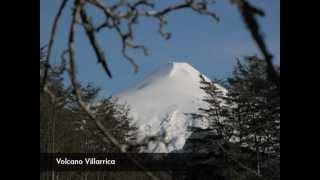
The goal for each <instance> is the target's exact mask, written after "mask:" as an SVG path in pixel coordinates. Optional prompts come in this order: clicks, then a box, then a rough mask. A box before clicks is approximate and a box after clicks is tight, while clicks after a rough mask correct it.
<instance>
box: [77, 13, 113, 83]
mask: <svg viewBox="0 0 320 180" xmlns="http://www.w3.org/2000/svg"><path fill="white" fill-rule="evenodd" d="M80 15H81V19H82V26H83V27H84V29H85V31H86V33H87V37H88V38H89V41H90V43H91V46H92V48H93V49H94V52H95V54H96V56H97V59H98V62H99V63H100V64H101V66H102V67H103V69H104V70H105V72H106V73H107V75H108V76H109V77H110V78H112V74H111V71H110V69H109V67H108V63H107V59H106V56H105V54H104V51H103V50H102V48H101V46H100V45H99V43H98V41H97V38H96V35H95V28H94V26H93V24H92V22H91V21H90V19H89V18H88V16H87V13H86V11H85V9H84V7H82V8H81V10H80Z"/></svg>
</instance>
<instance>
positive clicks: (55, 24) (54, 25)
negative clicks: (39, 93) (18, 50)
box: [41, 0, 68, 90]
mask: <svg viewBox="0 0 320 180" xmlns="http://www.w3.org/2000/svg"><path fill="white" fill-rule="evenodd" d="M67 2H68V0H62V2H61V5H60V7H59V10H58V12H57V15H56V16H55V18H54V21H53V25H52V29H51V34H50V40H49V45H48V52H47V57H46V62H45V67H44V75H43V79H42V87H41V89H42V90H43V88H44V87H45V86H46V83H47V78H48V73H49V72H48V71H49V67H50V58H51V52H52V47H53V43H54V40H55V35H56V32H57V28H58V22H59V19H60V17H61V15H62V12H63V10H64V8H65V6H66V4H67Z"/></svg>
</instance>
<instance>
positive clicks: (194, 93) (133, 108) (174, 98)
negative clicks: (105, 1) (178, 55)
mask: <svg viewBox="0 0 320 180" xmlns="http://www.w3.org/2000/svg"><path fill="white" fill-rule="evenodd" d="M200 74H201V73H200V72H199V71H197V70H196V69H195V68H193V67H192V66H191V65H190V64H188V63H183V62H170V63H167V64H166V65H164V66H162V67H160V68H159V69H158V70H156V71H155V72H153V73H151V74H150V75H148V76H147V77H146V78H145V79H144V80H142V82H140V83H137V84H136V85H134V86H133V87H132V88H129V89H127V90H125V91H122V92H120V93H118V94H116V95H115V96H114V97H116V98H117V99H118V102H119V103H122V104H123V103H125V104H127V105H129V107H130V112H129V115H130V116H131V117H132V118H133V123H135V124H136V125H137V127H138V128H139V137H138V140H141V139H143V138H144V137H147V136H154V135H160V136H164V139H165V141H166V142H167V145H166V146H165V145H164V143H153V144H152V143H150V144H149V147H148V149H147V151H149V152H170V151H174V150H179V149H181V148H183V145H184V144H185V141H186V139H187V138H188V137H189V136H190V132H188V131H187V128H188V126H202V127H205V126H206V124H203V121H199V120H194V119H192V118H191V116H190V113H197V112H198V109H199V108H200V107H202V108H205V107H206V103H205V102H204V101H202V100H203V98H204V97H205V93H204V91H203V90H202V89H200V77H199V75H200ZM204 77H205V76H204ZM205 78H206V77H205ZM206 79H207V80H209V79H208V78H206ZM217 87H218V88H220V89H221V90H223V91H224V92H225V89H223V88H222V87H221V86H219V85H217Z"/></svg>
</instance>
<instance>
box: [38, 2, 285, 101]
mask: <svg viewBox="0 0 320 180" xmlns="http://www.w3.org/2000/svg"><path fill="white" fill-rule="evenodd" d="M176 2H179V0H170V1H169V0H168V1H162V0H161V1H159V3H160V6H165V5H166V4H168V3H170V4H174V3H176ZM250 2H252V3H253V4H255V5H258V6H259V7H262V8H263V9H264V10H265V12H266V17H264V18H259V22H260V23H261V25H262V31H263V33H264V36H265V39H266V42H267V45H268V47H269V49H270V51H271V52H272V53H273V54H274V55H275V61H276V62H279V61H280V1H279V0H251V1H250ZM40 3H41V6H40V43H41V44H47V43H48V39H49V33H50V28H51V25H52V21H53V17H54V15H55V13H56V12H57V9H58V6H59V3H60V0H41V1H40ZM68 5H69V6H67V7H66V10H65V12H64V13H63V17H62V19H61V21H60V24H59V29H58V32H57V34H58V35H57V39H56V41H55V45H54V49H53V54H52V58H53V60H54V61H56V62H57V61H59V59H60V54H61V52H62V51H63V50H64V49H66V47H67V35H68V29H69V23H70V15H71V6H70V5H71V3H70V2H69V4H68ZM211 9H212V10H214V11H215V12H216V13H217V14H218V16H219V17H220V19H221V21H220V22H219V23H217V22H215V21H213V20H212V19H211V18H210V17H205V16H200V15H198V14H197V13H194V12H192V11H190V10H182V11H177V12H175V13H172V14H170V15H169V16H168V18H167V20H168V25H167V26H166V27H165V29H166V30H167V31H169V32H171V33H172V38H171V39H170V40H164V39H163V38H162V37H161V36H160V35H159V34H158V22H157V21H155V20H154V19H143V20H142V19H141V21H140V23H139V25H137V26H136V29H135V34H136V35H137V36H136V42H138V43H140V44H144V45H145V46H147V47H148V49H149V52H150V54H149V56H144V55H143V53H142V52H141V51H139V50H137V51H129V53H130V54H131V56H132V57H133V58H134V59H135V60H136V62H137V63H138V64H139V66H140V70H139V72H138V74H134V73H133V69H132V66H131V65H130V64H129V63H128V62H127V61H126V60H125V59H124V58H123V57H122V54H121V52H120V47H121V44H120V41H119V40H120V39H119V38H118V37H117V36H116V34H115V33H114V32H112V31H105V32H101V33H99V36H98V37H99V40H100V44H101V45H102V46H103V48H104V50H105V53H106V55H107V58H108V59H109V65H110V67H111V71H112V73H113V76H114V77H113V79H109V78H107V76H106V75H105V74H104V71H103V70H102V68H101V67H100V66H99V65H98V64H97V63H96V62H97V61H96V59H95V54H94V53H93V50H92V48H91V47H90V45H89V43H88V40H87V38H86V36H84V32H83V30H82V28H79V30H78V31H77V33H76V34H77V36H76V48H77V50H76V53H77V55H76V58H77V63H78V72H79V73H78V75H79V79H80V80H81V82H83V83H88V82H92V83H93V84H94V85H97V86H99V87H101V88H102V89H103V91H102V95H103V96H108V95H111V94H113V93H116V92H119V91H121V90H123V89H125V88H127V87H130V86H131V85H133V84H134V83H135V82H137V81H139V80H141V79H142V78H143V77H144V76H146V75H147V74H148V73H150V72H152V71H154V70H155V69H157V68H158V67H159V66H161V65H163V64H165V63H167V62H168V61H184V62H188V63H190V64H191V65H192V66H194V67H195V68H196V69H198V70H199V71H200V72H202V73H204V74H205V75H207V76H208V77H209V78H220V79H221V78H222V79H223V78H226V77H228V76H230V74H231V72H232V69H233V66H234V64H235V62H236V61H235V57H242V56H245V55H252V54H259V51H258V49H257V48H256V46H255V44H254V42H253V40H252V39H251V36H250V34H249V32H248V31H247V30H246V27H245V25H244V24H243V22H242V20H241V17H240V14H239V12H238V10H237V8H236V7H235V6H234V5H231V4H230V1H229V0H217V3H216V4H215V5H213V6H212V7H211ZM91 16H93V17H98V18H99V17H101V15H100V14H97V13H95V12H93V13H91Z"/></svg>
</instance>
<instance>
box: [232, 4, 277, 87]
mask: <svg viewBox="0 0 320 180" xmlns="http://www.w3.org/2000/svg"><path fill="white" fill-rule="evenodd" d="M232 2H233V3H236V4H237V6H238V8H239V10H240V12H241V15H242V19H243V21H244V22H245V24H246V26H247V28H248V30H249V31H250V33H251V36H252V38H253V39H254V41H255V42H256V44H257V46H258V48H259V49H260V51H261V53H262V55H263V56H264V59H265V61H266V63H267V73H268V76H269V79H270V80H271V81H272V82H274V83H275V84H276V85H277V87H278V89H279V90H280V75H279V74H278V72H277V71H276V69H275V67H274V65H273V63H272V59H273V56H272V54H271V53H270V52H269V51H268V49H267V45H266V43H265V41H264V38H263V36H262V34H261V32H260V27H259V24H258V21H257V19H256V15H259V16H264V15H265V13H264V12H263V10H262V9H260V8H257V7H255V6H253V5H251V4H250V3H249V2H248V1H247V0H232Z"/></svg>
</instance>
